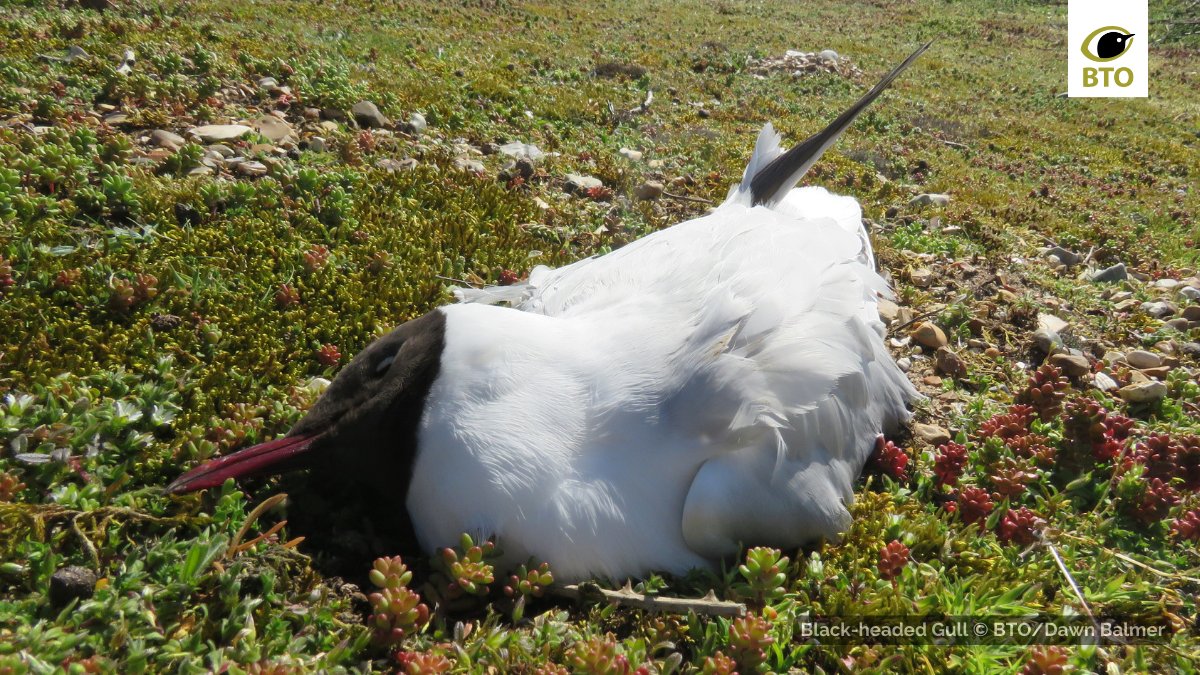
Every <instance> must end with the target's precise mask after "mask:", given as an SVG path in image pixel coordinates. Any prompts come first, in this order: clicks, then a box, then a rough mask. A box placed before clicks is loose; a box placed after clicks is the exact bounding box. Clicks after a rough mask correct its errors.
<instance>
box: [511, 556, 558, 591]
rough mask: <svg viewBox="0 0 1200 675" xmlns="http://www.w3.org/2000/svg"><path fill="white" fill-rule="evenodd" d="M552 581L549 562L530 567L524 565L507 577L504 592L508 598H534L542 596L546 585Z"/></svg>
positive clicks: (552, 576)
mask: <svg viewBox="0 0 1200 675" xmlns="http://www.w3.org/2000/svg"><path fill="white" fill-rule="evenodd" d="M553 583H554V575H553V574H551V573H550V563H542V564H541V565H538V566H537V567H534V568H532V569H530V568H529V567H527V566H525V565H521V566H520V567H518V568H517V571H516V572H515V573H514V574H512V575H510V576H509V577H508V583H507V584H505V586H504V594H505V595H506V596H508V597H510V598H515V597H518V596H521V597H528V596H533V597H535V598H540V597H542V593H544V592H545V590H546V587H548V586H550V585H551V584H553Z"/></svg>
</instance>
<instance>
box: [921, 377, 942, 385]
mask: <svg viewBox="0 0 1200 675" xmlns="http://www.w3.org/2000/svg"><path fill="white" fill-rule="evenodd" d="M921 381H922V382H924V383H925V384H926V385H928V386H930V387H940V386H942V378H940V377H938V376H937V375H926V376H925V377H923V378H921Z"/></svg>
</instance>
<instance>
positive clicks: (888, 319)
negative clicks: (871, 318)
mask: <svg viewBox="0 0 1200 675" xmlns="http://www.w3.org/2000/svg"><path fill="white" fill-rule="evenodd" d="M875 304H876V306H877V307H878V308H879V318H880V319H883V322H884V323H885V324H887V325H891V324H892V323H894V322H895V321H896V317H897V316H898V315H899V314H900V306H899V305H897V304H896V303H894V302H892V301H891V300H888V299H887V298H880V299H879V300H878V301H877V302H876V303H875Z"/></svg>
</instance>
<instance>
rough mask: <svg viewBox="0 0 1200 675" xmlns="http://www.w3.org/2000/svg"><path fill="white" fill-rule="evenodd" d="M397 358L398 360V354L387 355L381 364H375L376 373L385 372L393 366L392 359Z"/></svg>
mask: <svg viewBox="0 0 1200 675" xmlns="http://www.w3.org/2000/svg"><path fill="white" fill-rule="evenodd" d="M395 360H396V355H395V354H392V355H391V356H389V357H387V358H386V359H384V360H382V361H380V362H379V364H378V365H376V366H375V374H376V375H382V374H384V373H385V372H386V371H387V369H388V368H391V367H392V361H395Z"/></svg>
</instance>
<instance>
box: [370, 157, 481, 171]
mask: <svg viewBox="0 0 1200 675" xmlns="http://www.w3.org/2000/svg"><path fill="white" fill-rule="evenodd" d="M476 164H479V163H478V162H476ZM375 167H376V168H379V169H383V170H384V171H387V172H388V173H396V172H397V171H411V170H412V169H415V168H417V160H415V159H413V158H412V157H407V158H405V159H392V158H391V157H384V158H382V159H379V160H376V162H375ZM478 173H483V165H482V164H479V171H478Z"/></svg>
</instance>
